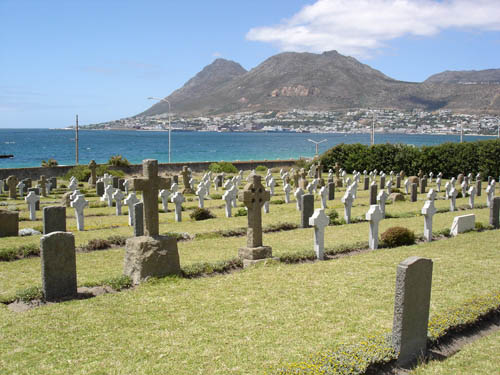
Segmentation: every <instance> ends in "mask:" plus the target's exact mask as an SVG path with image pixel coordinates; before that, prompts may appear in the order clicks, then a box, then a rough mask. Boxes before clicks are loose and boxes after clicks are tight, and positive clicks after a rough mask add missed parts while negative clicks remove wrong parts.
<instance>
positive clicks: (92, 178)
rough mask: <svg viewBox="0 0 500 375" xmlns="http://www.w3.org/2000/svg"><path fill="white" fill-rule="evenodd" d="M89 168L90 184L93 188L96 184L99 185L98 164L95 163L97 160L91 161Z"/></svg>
mask: <svg viewBox="0 0 500 375" xmlns="http://www.w3.org/2000/svg"><path fill="white" fill-rule="evenodd" d="M88 167H89V169H90V184H91V185H92V186H95V184H96V183H97V175H96V168H97V163H96V162H95V160H91V161H90V163H89V165H88Z"/></svg>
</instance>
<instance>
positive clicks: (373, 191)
mask: <svg viewBox="0 0 500 375" xmlns="http://www.w3.org/2000/svg"><path fill="white" fill-rule="evenodd" d="M377 190H378V188H377V183H376V182H375V181H373V182H372V183H371V185H370V205H372V204H377Z"/></svg>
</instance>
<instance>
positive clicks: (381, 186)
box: [380, 175, 385, 189]
mask: <svg viewBox="0 0 500 375" xmlns="http://www.w3.org/2000/svg"><path fill="white" fill-rule="evenodd" d="M380 188H381V189H383V188H385V175H382V176H380Z"/></svg>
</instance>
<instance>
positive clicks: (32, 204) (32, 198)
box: [24, 191, 40, 221]
mask: <svg viewBox="0 0 500 375" xmlns="http://www.w3.org/2000/svg"><path fill="white" fill-rule="evenodd" d="M24 200H25V201H26V203H28V208H29V210H30V220H31V221H35V220H36V202H38V201H40V196H39V195H36V193H35V192H34V191H30V192H29V193H28V195H27V196H26V198H24Z"/></svg>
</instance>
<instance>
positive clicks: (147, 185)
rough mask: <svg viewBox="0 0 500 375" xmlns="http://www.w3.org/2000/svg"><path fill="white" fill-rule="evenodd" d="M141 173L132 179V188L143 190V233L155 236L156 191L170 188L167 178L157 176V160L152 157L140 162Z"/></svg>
mask: <svg viewBox="0 0 500 375" xmlns="http://www.w3.org/2000/svg"><path fill="white" fill-rule="evenodd" d="M142 175H143V177H142V178H134V179H132V188H133V190H138V191H142V192H143V193H142V200H143V202H144V226H145V230H144V233H145V235H146V236H150V237H152V236H157V235H158V234H159V231H160V228H159V217H158V191H159V190H160V189H168V188H170V186H168V183H169V180H168V179H167V178H164V177H160V176H158V160H153V159H146V160H144V161H143V162H142Z"/></svg>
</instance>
